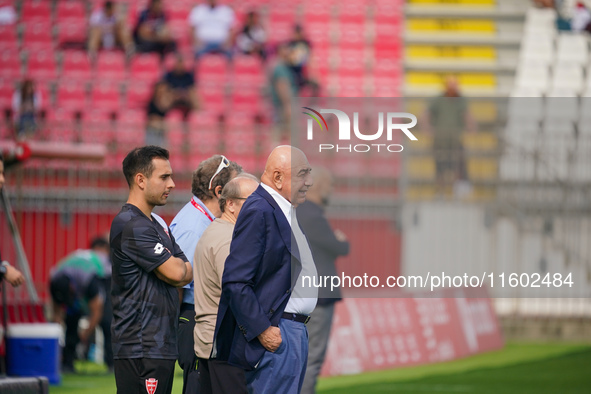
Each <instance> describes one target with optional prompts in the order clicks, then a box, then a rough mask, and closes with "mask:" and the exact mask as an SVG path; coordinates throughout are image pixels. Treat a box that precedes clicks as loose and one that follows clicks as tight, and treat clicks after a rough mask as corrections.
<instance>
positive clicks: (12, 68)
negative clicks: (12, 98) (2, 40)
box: [0, 50, 22, 80]
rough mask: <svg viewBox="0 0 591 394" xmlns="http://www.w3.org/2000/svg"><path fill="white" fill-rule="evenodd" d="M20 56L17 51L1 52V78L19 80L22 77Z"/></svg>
mask: <svg viewBox="0 0 591 394" xmlns="http://www.w3.org/2000/svg"><path fill="white" fill-rule="evenodd" d="M21 72H22V70H21V60H20V54H19V52H18V51H15V50H3V51H1V52H0V78H3V79H4V78H5V79H8V80H10V79H19V78H20V76H21Z"/></svg>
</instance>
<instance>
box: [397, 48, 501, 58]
mask: <svg viewBox="0 0 591 394" xmlns="http://www.w3.org/2000/svg"><path fill="white" fill-rule="evenodd" d="M405 53H406V58H407V59H409V60H429V59H439V60H444V59H445V60H453V59H461V60H479V61H494V60H495V59H496V58H497V52H496V49H495V48H494V47H491V46H447V45H446V46H436V45H408V46H407V47H406V50H405Z"/></svg>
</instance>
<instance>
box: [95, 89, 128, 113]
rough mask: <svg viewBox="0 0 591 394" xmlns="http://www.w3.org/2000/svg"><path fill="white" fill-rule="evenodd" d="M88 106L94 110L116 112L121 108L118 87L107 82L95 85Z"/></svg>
mask: <svg viewBox="0 0 591 394" xmlns="http://www.w3.org/2000/svg"><path fill="white" fill-rule="evenodd" d="M90 104H91V106H92V108H93V109H95V110H109V111H114V112H115V111H117V110H118V109H119V108H120V107H121V100H120V94H119V86H117V85H114V84H112V83H108V82H104V83H98V84H95V85H94V86H93V88H92V94H91V100H90Z"/></svg>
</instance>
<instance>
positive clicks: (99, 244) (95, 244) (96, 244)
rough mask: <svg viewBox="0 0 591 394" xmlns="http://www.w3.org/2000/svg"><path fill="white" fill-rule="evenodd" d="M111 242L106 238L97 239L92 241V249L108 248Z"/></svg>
mask: <svg viewBox="0 0 591 394" xmlns="http://www.w3.org/2000/svg"><path fill="white" fill-rule="evenodd" d="M108 247H109V241H107V240H106V239H105V237H100V236H99V237H95V238H93V239H92V240H91V241H90V249H96V248H108Z"/></svg>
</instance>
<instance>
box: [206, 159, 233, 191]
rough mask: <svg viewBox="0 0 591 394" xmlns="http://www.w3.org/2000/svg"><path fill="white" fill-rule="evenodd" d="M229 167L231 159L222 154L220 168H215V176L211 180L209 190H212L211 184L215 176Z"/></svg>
mask: <svg viewBox="0 0 591 394" xmlns="http://www.w3.org/2000/svg"><path fill="white" fill-rule="evenodd" d="M227 167H230V160H228V159H227V158H226V156H224V155H222V161H220V165H219V166H218V169H217V170H215V173H214V174H213V176H212V177H211V179H210V180H209V188H208V189H207V190H211V184H212V182H213V178H215V177H216V175H217V174H219V173H220V172H222V170H223V169H224V168H227Z"/></svg>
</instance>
